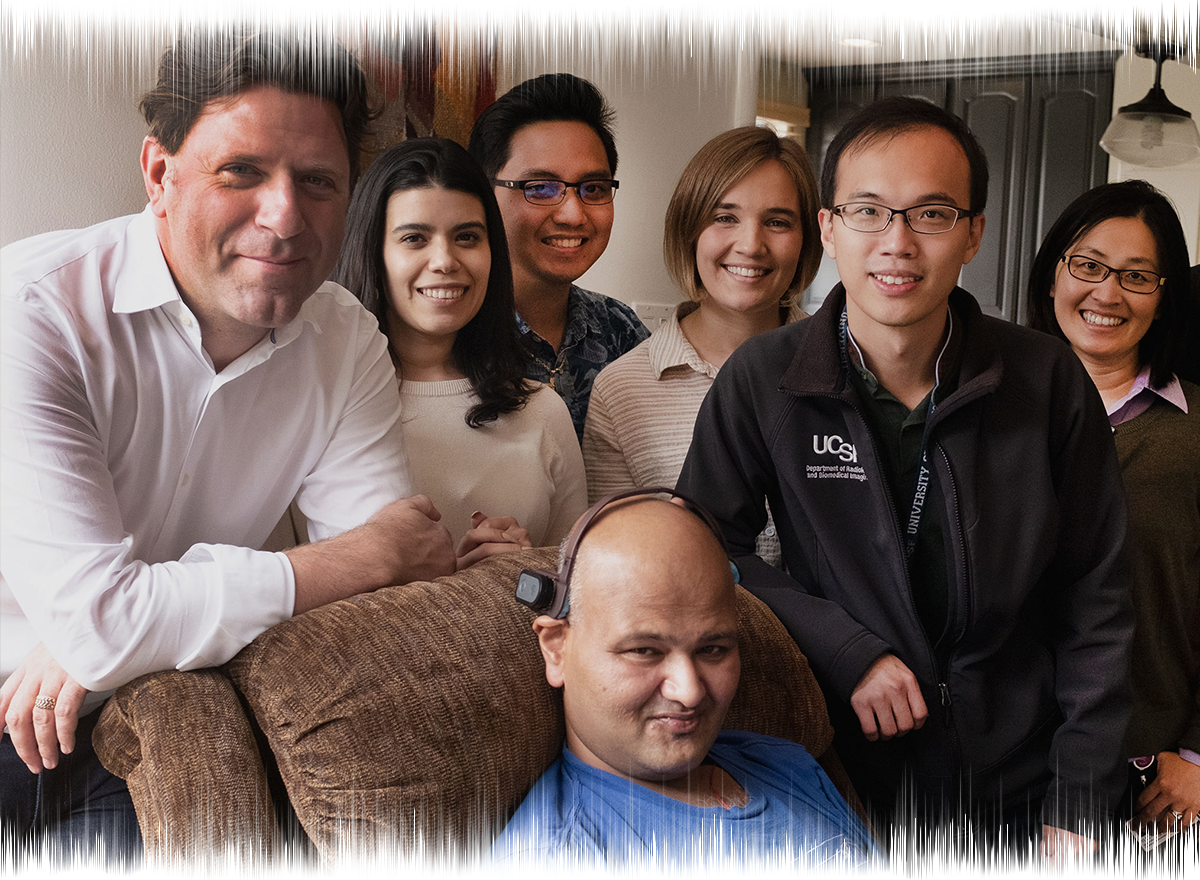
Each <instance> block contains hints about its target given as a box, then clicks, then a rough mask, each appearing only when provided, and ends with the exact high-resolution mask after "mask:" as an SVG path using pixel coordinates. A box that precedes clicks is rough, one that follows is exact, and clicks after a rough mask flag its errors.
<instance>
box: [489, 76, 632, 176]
mask: <svg viewBox="0 0 1200 880" xmlns="http://www.w3.org/2000/svg"><path fill="white" fill-rule="evenodd" d="M535 122H582V123H583V124H584V125H586V126H588V127H589V128H590V129H591V130H592V131H594V132H595V133H596V137H598V138H600V143H601V144H602V145H603V146H604V155H605V156H606V157H607V158H608V173H609V174H613V175H615V174H616V173H617V144H616V141H615V139H614V138H613V112H612V108H611V107H609V106H608V102H607V101H605V100H604V95H602V94H600V90H599V89H597V88H596V87H595V86H594V85H592V84H591V83H590V82H588V81H587V80H586V79H582V78H580V77H578V76H575V75H573V74H570V73H547V74H543V75H542V76H537V77H534V78H533V79H527V80H525V82H523V83H521V84H520V85H517V86H513V87H512V88H511V89H509V90H508V91H507V92H505V93H504V94H503V95H501V96H500V97H499V98H497V99H496V100H495V101H494V102H493V103H491V104H490V105H488V107H487V108H486V109H485V110H484V111H483V112H482V113H480V114H479V118H478V119H477V120H475V126H474V127H473V128H472V129H471V143H470V150H471V155H472V156H473V157H474V158H475V161H476V162H478V163H479V167H480V168H482V169H483V173H484V174H486V175H487V176H488V179H489V180H490V179H492V178H494V177H495V176H496V175H497V174H499V173H500V169H501V168H503V167H504V165H505V163H506V162H508V157H509V155H510V152H511V150H510V147H511V145H512V139H513V135H515V134H516V133H517V132H518V131H519V130H520V129H522V128H524V127H525V126H527V125H532V124H533V123H535Z"/></svg>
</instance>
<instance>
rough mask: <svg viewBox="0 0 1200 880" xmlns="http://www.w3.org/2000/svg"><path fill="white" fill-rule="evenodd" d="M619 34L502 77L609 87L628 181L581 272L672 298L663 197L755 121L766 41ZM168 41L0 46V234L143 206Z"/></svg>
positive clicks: (628, 296)
mask: <svg viewBox="0 0 1200 880" xmlns="http://www.w3.org/2000/svg"><path fill="white" fill-rule="evenodd" d="M609 39H610V38H609V37H605V38H604V39H603V40H601V41H598V42H597V43H595V44H593V45H592V46H591V47H590V49H589V51H588V52H579V53H571V52H570V51H564V50H562V49H561V48H558V47H554V46H549V44H547V43H537V44H536V45H537V48H534V49H533V50H530V49H529V48H528V44H524V45H523V47H522V49H521V51H520V53H518V52H516V51H509V52H507V53H505V52H503V51H502V52H501V54H500V66H501V70H500V71H499V72H498V73H499V77H498V79H499V90H500V91H504V90H505V89H507V88H508V87H509V86H511V85H513V84H515V83H517V82H520V81H522V80H524V79H527V78H529V77H531V76H536V75H538V74H540V73H546V72H552V71H568V72H571V73H576V74H578V75H580V76H584V77H586V78H588V79H590V80H591V81H593V82H594V83H596V85H597V86H598V87H599V88H600V89H601V90H602V91H603V92H604V93H605V95H606V96H607V97H608V99H609V100H610V101H611V102H612V104H613V106H614V108H615V110H616V119H617V149H618V152H619V155H620V167H619V171H618V176H619V178H620V180H621V189H620V190H619V191H618V193H617V199H616V208H615V211H616V220H615V223H614V226H613V235H612V239H611V241H610V243H609V246H608V249H607V251H606V252H605V254H604V256H603V257H602V258H601V259H600V261H599V262H598V263H597V264H596V265H595V266H594V267H593V268H592V270H591V271H589V272H588V273H587V275H585V276H584V278H583V279H582V281H581V283H582V284H583V285H584V286H586V287H589V288H591V289H594V290H598V291H601V292H603V293H607V294H610V295H612V296H615V297H617V298H619V299H622V300H624V301H626V302H644V303H674V302H677V301H678V300H679V299H680V294H679V293H678V292H677V291H676V290H675V288H674V286H673V285H672V284H671V282H670V280H669V279H668V277H667V274H666V270H665V268H664V267H663V261H662V224H663V216H664V214H665V212H666V207H667V202H668V200H669V199H670V197H671V192H672V191H673V190H674V188H675V183H676V181H677V180H678V178H679V174H680V173H681V172H682V171H683V167H684V165H685V164H686V163H687V161H688V160H689V159H690V158H691V157H692V155H693V154H694V153H695V152H696V150H698V149H699V148H700V147H701V145H703V144H704V142H705V141H707V140H708V139H709V138H710V137H712V136H713V135H716V134H718V133H720V132H722V131H724V130H726V129H728V128H731V127H733V126H735V125H739V124H748V123H752V122H753V121H754V108H755V94H756V86H757V69H758V52H757V49H756V48H755V46H754V44H753V43H752V42H750V41H747V42H744V43H742V44H741V45H740V46H734V45H725V44H711V45H709V46H706V47H701V49H700V51H697V52H695V53H693V54H691V55H690V56H689V57H686V58H683V59H682V60H676V58H675V57H674V56H672V57H671V58H670V59H669V60H667V58H666V56H665V55H664V54H663V52H664V50H663V48H662V47H661V45H660V44H654V45H651V44H653V43H654V41H652V40H651V41H648V42H647V43H646V44H645V45H638V44H637V43H633V44H632V45H631V44H630V43H629V42H628V41H626V43H625V44H624V46H623V47H621V48H620V49H618V48H617V47H615V46H613V45H606V44H605V43H606V41H607V40H609ZM611 39H613V40H615V39H617V35H614V36H613V37H611ZM566 42H567V43H568V44H569V43H570V42H571V41H569V40H568V41H566ZM165 45H166V41H165V39H162V40H160V41H159V42H158V43H157V44H156V45H153V46H150V47H149V48H144V49H143V50H142V51H140V52H136V53H133V52H126V51H124V50H123V49H121V48H117V47H115V46H112V45H106V46H103V48H96V47H93V49H92V53H91V54H90V55H89V54H87V53H84V52H81V51H80V50H79V48H78V47H69V48H64V47H59V48H56V49H49V50H43V51H37V52H34V53H32V54H30V55H21V56H19V57H18V56H14V55H11V54H8V53H0V55H3V58H2V59H0V132H2V135H0V138H2V140H0V244H7V243H9V242H11V241H14V240H16V239H19V238H23V237H25V236H28V235H33V234H35V233H38V232H45V231H48V230H52V229H63V228H71V227H80V226H87V225H89V224H91V223H95V222H98V221H100V220H104V219H106V218H109V217H114V216H118V215H120V214H126V213H132V212H135V211H138V210H141V208H142V206H143V205H144V204H145V192H144V190H143V188H142V181H141V174H140V172H139V170H138V151H139V149H140V146H141V141H142V138H143V136H144V135H145V131H146V128H145V123H144V122H143V121H142V119H141V116H140V115H139V113H138V112H137V100H138V97H139V96H140V95H141V93H142V92H143V91H144V90H145V89H146V88H148V87H149V86H150V84H151V83H152V81H153V78H154V67H155V64H154V62H155V60H156V58H157V55H158V54H159V53H160V52H161V49H162V48H163V47H164V46H165Z"/></svg>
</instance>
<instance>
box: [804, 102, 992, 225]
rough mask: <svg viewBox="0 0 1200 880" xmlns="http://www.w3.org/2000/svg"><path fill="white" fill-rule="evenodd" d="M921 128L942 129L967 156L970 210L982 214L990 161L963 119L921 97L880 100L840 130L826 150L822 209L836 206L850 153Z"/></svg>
mask: <svg viewBox="0 0 1200 880" xmlns="http://www.w3.org/2000/svg"><path fill="white" fill-rule="evenodd" d="M919 128H940V129H942V130H943V131H947V132H949V133H950V134H951V135H953V136H954V139H955V140H956V141H958V145H959V146H960V147H962V150H963V153H965V154H966V157H967V166H968V168H970V172H971V189H970V199H971V204H970V205H968V206H967V207H968V208H969V209H970V210H971V212H972V213H974V214H982V213H983V209H984V207H985V206H986V205H987V193H988V162H987V155H986V154H985V153H984V152H983V147H981V146H980V145H979V141H978V140H977V139H976V137H975V135H974V133H973V132H972V131H971V129H970V128H968V127H967V124H966V123H965V122H963V121H962V119H960V118H959V117H957V116H955V115H954V114H953V113H950V112H949V111H947V110H943V109H942V108H941V107H939V106H937V105H936V104H931V103H930V102H929V101H924V100H921V99H920V98H903V97H898V96H893V97H888V98H880V99H879V100H878V101H875V102H874V103H872V104H868V105H867V106H865V107H863V108H862V109H861V110H859V111H858V112H857V113H855V114H854V115H853V116H851V117H850V118H849V119H848V120H846V122H845V124H844V125H843V126H842V127H841V128H840V129H838V133H837V134H836V135H834V137H833V140H832V141H830V143H829V148H828V149H827V150H826V151H825V162H824V164H823V165H822V166H821V207H823V208H832V207H834V204H833V200H834V197H835V191H836V189H837V171H838V163H840V162H841V160H842V155H843V154H844V153H845V152H846V151H847V150H850V151H853V150H857V149H859V148H861V147H866V146H868V145H870V144H871V143H874V142H875V141H877V140H884V139H891V138H893V137H895V136H896V135H898V134H903V133H904V132H909V131H915V130H916V129H919ZM901 170H902V169H901Z"/></svg>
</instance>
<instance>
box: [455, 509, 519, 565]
mask: <svg viewBox="0 0 1200 880" xmlns="http://www.w3.org/2000/svg"><path fill="white" fill-rule="evenodd" d="M532 546H533V544H531V543H530V541H529V533H528V532H527V531H525V530H524V529H523V528H521V525H520V523H518V522H517V521H516V520H515V519H513V518H512V517H511V516H487V515H486V514H483V513H480V512H479V511H475V513H473V514H471V528H470V530H469V531H468V532H467V533H466V534H465V535H463V539H462V540H461V541H459V542H458V549H457V550H456V551H455V553H456V555H457V556H458V570H459V571H462V570H463V569H464V568H466V567H467V566H470V565H474V564H475V563H476V562H478V561H479V560H481V559H486V558H487V557H489V556H492V555H493V554H496V553H510V552H512V551H513V550H525V549H528V548H529V547H532Z"/></svg>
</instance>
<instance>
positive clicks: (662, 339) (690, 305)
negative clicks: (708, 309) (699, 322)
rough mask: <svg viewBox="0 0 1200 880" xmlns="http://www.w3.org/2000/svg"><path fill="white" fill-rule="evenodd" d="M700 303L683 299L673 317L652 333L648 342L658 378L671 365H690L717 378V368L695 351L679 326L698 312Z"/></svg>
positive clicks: (656, 377) (652, 368) (651, 363)
mask: <svg viewBox="0 0 1200 880" xmlns="http://www.w3.org/2000/svg"><path fill="white" fill-rule="evenodd" d="M699 305H700V304H699V303H695V302H692V301H691V300H688V301H686V302H681V303H680V304H679V305H678V306H676V307H675V311H674V312H672V313H671V317H669V318H668V319H667V320H666V321H665V322H664V323H663V325H662V326H661V327H659V328H658V330H656V331H655V332H654V333H653V334H651V336H650V341H649V342H648V343H646V345H647V353H648V354H649V356H650V369H651V370H653V371H654V378H655V379H661V378H662V374H663V373H664V372H666V371H667V370H668V369H670V368H671V367H689V368H691V369H693V370H695V371H696V372H697V373H702V374H704V375H705V376H708V378H710V379H715V378H717V368H716V367H714V366H713V365H712V364H710V363H709V362H708V361H706V360H705V359H704V358H702V357H700V355H698V354H697V353H696V349H694V348H693V347H692V344H691V343H690V342H688V341H687V337H686V336H684V335H683V331H682V330H681V329H680V328H679V319H680V318H683V317H686V316H687V315H690V314H691V313H692V312H694V311H696V309H697V308H699Z"/></svg>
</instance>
